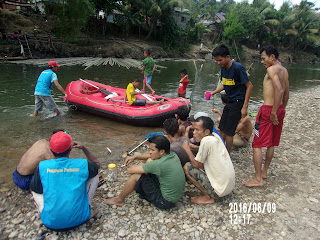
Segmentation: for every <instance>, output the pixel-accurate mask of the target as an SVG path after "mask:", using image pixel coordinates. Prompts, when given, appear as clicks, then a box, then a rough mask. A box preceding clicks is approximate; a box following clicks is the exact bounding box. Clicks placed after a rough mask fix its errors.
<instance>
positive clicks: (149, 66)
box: [141, 49, 156, 95]
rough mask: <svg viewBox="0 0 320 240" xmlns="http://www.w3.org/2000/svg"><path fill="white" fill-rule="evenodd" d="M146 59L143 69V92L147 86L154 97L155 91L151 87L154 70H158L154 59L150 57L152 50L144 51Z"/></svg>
mask: <svg viewBox="0 0 320 240" xmlns="http://www.w3.org/2000/svg"><path fill="white" fill-rule="evenodd" d="M144 56H145V59H144V60H143V62H142V65H143V68H142V72H141V73H142V74H144V81H143V89H142V91H145V88H146V86H147V87H148V88H149V89H150V91H151V94H152V95H153V94H154V93H155V91H154V90H153V89H152V87H151V85H150V84H151V79H152V74H153V72H154V70H155V69H156V65H155V64H154V61H153V58H152V57H150V50H149V49H146V50H145V51H144Z"/></svg>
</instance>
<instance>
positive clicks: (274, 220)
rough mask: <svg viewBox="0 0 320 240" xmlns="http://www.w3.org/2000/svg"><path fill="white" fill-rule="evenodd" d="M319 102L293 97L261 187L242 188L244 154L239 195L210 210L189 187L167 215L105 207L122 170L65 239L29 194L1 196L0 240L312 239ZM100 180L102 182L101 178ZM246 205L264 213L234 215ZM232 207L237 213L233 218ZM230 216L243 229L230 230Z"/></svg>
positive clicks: (238, 153) (318, 173)
mask: <svg viewBox="0 0 320 240" xmlns="http://www.w3.org/2000/svg"><path fill="white" fill-rule="evenodd" d="M319 97H320V86H318V87H315V88H313V89H306V90H301V91H297V92H294V93H291V95H290V99H289V103H288V106H287V109H286V117H285V121H284V128H283V134H282V138H281V143H280V146H279V147H278V148H276V150H275V156H274V159H273V161H272V163H271V166H270V172H269V177H268V179H267V180H266V181H265V186H264V187H260V188H246V187H245V186H243V185H242V183H241V182H242V180H246V179H248V178H250V177H251V176H253V174H254V168H253V163H252V149H251V147H250V146H249V147H247V148H242V149H234V150H233V152H232V154H231V159H232V161H233V164H234V168H235V171H236V190H235V191H234V193H233V194H232V195H231V196H229V197H227V198H225V199H223V200H222V201H219V202H216V203H215V204H213V205H206V206H198V205H193V204H191V202H190V196H194V195H197V194H199V191H197V190H196V189H195V188H194V187H192V186H190V185H189V184H186V193H185V194H184V197H183V198H182V200H180V201H179V202H178V204H177V207H176V208H174V209H172V210H170V211H168V212H166V211H160V210H157V209H156V208H155V207H153V206H151V205H150V204H149V203H148V202H146V201H142V200H139V199H138V197H137V196H136V195H135V194H131V195H130V196H129V197H128V198H127V199H126V204H125V205H124V206H123V207H110V206H107V205H105V204H104V203H103V200H104V199H105V198H108V197H112V196H115V195H117V194H118V193H119V191H120V190H121V187H122V186H123V184H124V182H125V180H126V179H127V177H128V174H127V172H126V169H125V168H120V167H119V168H118V171H119V177H118V180H119V181H117V182H115V183H106V184H104V185H102V186H101V187H100V188H99V189H98V190H97V192H96V196H95V199H94V204H93V207H94V208H95V209H96V211H97V215H96V218H95V219H91V220H90V221H89V222H87V223H85V224H83V225H81V226H80V227H78V228H76V229H74V230H72V231H68V232H64V233H55V232H52V231H50V230H49V231H47V230H46V228H45V227H44V226H43V225H42V222H41V220H40V219H39V214H38V213H37V211H36V210H35V206H34V204H33V201H32V196H31V194H30V193H28V192H22V191H21V190H19V189H18V188H17V187H13V188H12V189H10V190H9V191H7V192H2V193H0V217H1V219H2V221H1V222H0V239H7V238H8V237H9V238H13V239H35V238H36V237H37V236H39V235H41V234H42V235H43V238H39V239H44V237H45V238H46V239H119V238H123V239H165V240H167V239H261V238H266V239H317V238H318V237H317V236H319V232H320V227H319V224H318V223H319V221H320V214H319V213H320V211H319V201H320V194H319V193H320V187H319V184H318V182H319V181H320V169H319V151H320V147H319V146H320V140H319V138H317V137H313V136H319V135H320V123H319V120H318V116H319V114H320V108H319V101H320V99H319ZM252 121H254V119H252ZM310 131H312V133H311V132H310ZM141 151H142V150H141ZM100 174H101V175H102V176H103V177H106V170H105V169H102V170H101V172H100ZM250 203H251V204H252V206H253V205H256V206H259V205H260V204H261V206H262V207H261V208H259V207H258V208H256V210H255V211H254V209H253V208H251V210H250V212H249V213H248V211H249V209H248V208H247V210H245V209H244V208H241V209H240V208H239V206H240V205H242V206H243V204H247V205H250ZM235 205H237V206H238V210H237V212H236V213H232V214H231V213H230V208H231V206H235ZM264 206H266V208H264ZM245 213H248V214H250V217H249V215H247V214H246V215H244V214H245ZM235 216H237V217H238V218H239V219H241V221H240V222H237V223H235V222H234V221H232V222H231V220H234V219H235ZM231 217H232V219H231Z"/></svg>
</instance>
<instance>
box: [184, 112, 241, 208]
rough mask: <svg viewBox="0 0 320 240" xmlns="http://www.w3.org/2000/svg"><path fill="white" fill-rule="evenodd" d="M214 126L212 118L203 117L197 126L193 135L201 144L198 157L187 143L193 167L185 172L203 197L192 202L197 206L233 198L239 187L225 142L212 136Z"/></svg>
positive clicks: (186, 165)
mask: <svg viewBox="0 0 320 240" xmlns="http://www.w3.org/2000/svg"><path fill="white" fill-rule="evenodd" d="M213 125H214V124H213V121H212V119H211V118H209V117H199V118H197V120H196V121H195V122H194V125H193V128H194V131H193V135H194V137H195V139H196V141H197V142H200V147H199V151H198V153H197V156H196V157H194V155H193V153H192V151H191V149H190V146H189V143H188V142H187V141H185V142H184V143H183V147H184V149H185V150H186V152H187V153H188V156H189V158H190V163H186V164H185V165H184V172H185V174H186V176H187V178H188V180H190V182H191V183H192V184H194V185H195V186H196V187H197V188H198V189H199V190H200V191H201V193H202V195H201V196H197V197H192V198H191V201H192V202H193V203H197V204H210V203H214V199H218V198H221V197H224V196H226V195H228V194H230V193H231V192H232V191H233V189H234V187H235V172H234V168H233V164H232V162H231V159H230V156H229V153H228V151H227V149H226V147H225V146H224V143H223V141H222V140H221V138H220V137H219V136H218V134H216V133H212V129H213Z"/></svg>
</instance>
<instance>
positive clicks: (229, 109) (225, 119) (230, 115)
mask: <svg viewBox="0 0 320 240" xmlns="http://www.w3.org/2000/svg"><path fill="white" fill-rule="evenodd" d="M242 107H243V101H242V100H236V101H234V102H228V103H227V105H226V106H225V107H224V109H223V113H222V116H221V120H220V124H219V129H220V130H221V131H223V132H224V133H225V134H226V135H227V136H234V134H235V131H236V129H237V125H238V123H239V121H240V119H241V109H242Z"/></svg>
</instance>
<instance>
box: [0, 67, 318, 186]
mask: <svg viewBox="0 0 320 240" xmlns="http://www.w3.org/2000/svg"><path fill="white" fill-rule="evenodd" d="M58 62H59V61H58ZM159 64H161V65H162V66H166V67H167V68H166V69H161V71H160V72H156V73H155V74H154V77H153V80H152V87H153V88H154V89H155V91H156V92H157V94H159V95H164V96H167V97H176V95H177V93H176V92H177V88H178V81H179V80H180V70H181V69H183V68H186V69H187V70H188V74H189V79H190V83H189V86H188V89H187V98H189V99H191V103H192V113H194V112H197V111H204V112H208V113H210V109H211V108H212V101H206V100H205V99H204V91H205V90H214V89H215V88H216V84H217V81H218V79H217V75H218V73H219V67H218V65H217V64H215V63H214V62H196V66H197V68H198V77H197V79H195V74H196V70H195V64H194V62H193V61H180V62H172V61H167V62H159ZM202 64H203V66H202V68H201V65H202ZM244 65H245V66H249V65H250V64H244ZM286 67H287V68H288V70H289V74H290V90H291V91H296V90H299V89H304V88H310V87H312V86H316V85H319V84H320V82H319V81H314V80H320V66H319V65H298V64H292V65H286ZM200 68H201V71H200ZM42 70H44V68H42V67H37V66H31V65H16V64H2V63H1V64H0V83H1V87H0V121H1V127H0V185H1V186H0V188H1V187H2V188H7V187H9V186H11V185H12V180H11V175H12V171H13V170H14V169H15V166H16V165H17V163H18V162H19V160H20V158H21V156H22V155H23V154H24V153H25V151H26V150H27V149H28V148H29V147H30V146H31V145H32V144H33V143H34V142H35V141H37V140H39V139H42V138H45V139H49V138H50V136H51V132H52V130H53V129H66V130H68V131H69V132H70V133H71V135H72V137H73V139H74V140H78V141H80V142H83V143H84V144H86V145H87V146H88V148H89V149H90V150H92V152H93V153H95V154H96V156H97V157H98V158H99V159H100V160H101V161H102V163H103V164H104V165H105V166H106V164H107V163H109V162H111V161H112V162H116V163H117V164H119V165H122V163H123V161H122V160H120V157H119V156H121V155H122V153H124V152H125V151H126V150H128V149H129V148H132V147H133V146H135V145H137V144H138V143H139V142H140V141H142V140H143V139H144V136H145V135H146V134H147V133H149V132H153V131H162V129H161V128H157V129H154V128H143V127H135V126H130V125H126V124H122V123H118V122H114V121H110V120H107V119H104V118H101V117H97V116H94V115H89V114H86V113H81V112H76V111H72V110H69V109H68V107H67V106H66V105H65V103H64V102H63V99H62V97H63V96H62V94H61V93H60V91H58V90H57V89H56V87H55V86H53V87H52V89H53V91H52V95H53V97H54V99H55V101H56V103H57V105H58V107H59V109H60V110H61V112H62V116H60V117H55V116H54V114H53V113H50V112H49V111H48V110H45V111H43V112H42V113H41V114H40V115H39V116H38V117H36V118H34V117H32V112H33V109H34V96H33V91H34V86H35V84H36V81H37V78H38V76H39V74H40V72H41V71H42ZM265 72H266V70H265V69H264V67H263V66H262V65H261V64H258V63H256V64H254V65H253V69H252V70H251V77H250V79H251V81H252V83H253V85H254V89H253V93H252V97H251V101H250V105H249V112H250V111H257V110H258V108H259V106H260V105H261V103H262V81H263V77H264V75H265ZM57 75H58V78H59V82H60V84H61V85H62V86H63V87H64V88H65V87H66V86H67V84H68V83H69V82H71V81H74V80H77V79H78V78H83V79H91V80H93V79H94V78H95V77H97V78H99V82H101V83H104V84H108V85H112V86H115V87H122V88H125V87H126V86H127V84H128V83H129V82H130V81H131V80H132V79H133V78H135V77H136V76H140V77H141V73H140V71H139V70H137V69H129V70H128V69H125V68H119V67H110V66H99V67H91V68H89V69H88V70H86V71H85V70H84V67H81V66H72V67H64V66H62V67H60V68H59V70H58V72H57ZM215 107H216V108H219V109H222V104H221V101H220V99H219V97H217V99H216V101H215ZM210 115H211V116H212V117H213V118H214V119H215V118H216V117H217V116H216V115H214V114H211V113H210ZM106 147H109V148H110V149H111V151H112V154H109V153H108V151H107V150H106ZM71 156H72V157H80V156H83V155H82V153H81V151H80V150H73V152H72V155H71Z"/></svg>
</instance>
